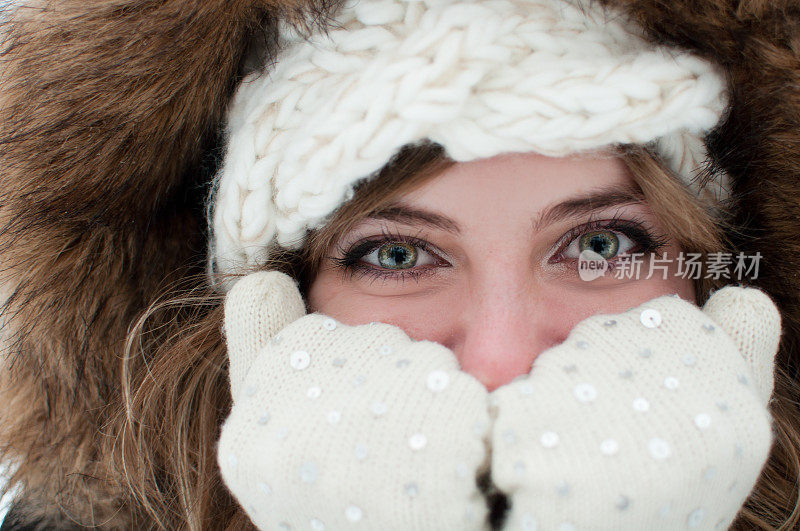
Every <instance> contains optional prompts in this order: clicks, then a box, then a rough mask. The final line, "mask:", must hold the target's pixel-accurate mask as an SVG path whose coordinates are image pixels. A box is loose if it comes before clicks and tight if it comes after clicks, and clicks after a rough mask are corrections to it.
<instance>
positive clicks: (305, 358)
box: [289, 350, 311, 371]
mask: <svg viewBox="0 0 800 531" xmlns="http://www.w3.org/2000/svg"><path fill="white" fill-rule="evenodd" d="M289 363H290V364H291V365H292V367H294V368H295V369H297V370H298V371H302V370H303V369H305V368H306V367H308V366H309V365H310V364H311V356H309V354H308V352H306V351H305V350H296V351H294V352H292V355H291V356H290V358H289Z"/></svg>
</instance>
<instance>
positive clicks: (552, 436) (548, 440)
mask: <svg viewBox="0 0 800 531" xmlns="http://www.w3.org/2000/svg"><path fill="white" fill-rule="evenodd" d="M558 441H559V437H558V434H557V433H556V432H554V431H546V432H544V433H543V434H542V437H541V438H540V439H539V442H540V443H541V444H542V446H544V447H545V448H554V447H555V446H557V445H558Z"/></svg>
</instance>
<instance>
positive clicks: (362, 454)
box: [353, 444, 367, 461]
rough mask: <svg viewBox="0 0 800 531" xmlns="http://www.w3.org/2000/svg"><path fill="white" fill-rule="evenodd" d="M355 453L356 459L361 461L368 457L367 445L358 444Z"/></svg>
mask: <svg viewBox="0 0 800 531" xmlns="http://www.w3.org/2000/svg"><path fill="white" fill-rule="evenodd" d="M353 455H354V456H356V459H358V460H359V461H363V460H364V459H366V458H367V446H366V445H365V444H357V445H356V447H355V449H354V450H353Z"/></svg>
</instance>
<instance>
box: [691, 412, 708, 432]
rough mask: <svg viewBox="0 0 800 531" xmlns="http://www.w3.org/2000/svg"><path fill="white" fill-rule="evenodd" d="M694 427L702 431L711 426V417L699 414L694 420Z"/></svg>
mask: <svg viewBox="0 0 800 531" xmlns="http://www.w3.org/2000/svg"><path fill="white" fill-rule="evenodd" d="M694 425H695V426H697V428H698V429H701V430H704V429H706V428H708V427H709V426H711V417H710V416H709V415H707V414H706V413H700V414H699V415H697V416H696V417H695V418H694Z"/></svg>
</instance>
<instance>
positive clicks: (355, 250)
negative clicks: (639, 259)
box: [329, 216, 669, 282]
mask: <svg viewBox="0 0 800 531" xmlns="http://www.w3.org/2000/svg"><path fill="white" fill-rule="evenodd" d="M599 230H607V231H615V232H621V233H622V234H624V235H625V236H627V237H628V238H630V239H631V241H633V243H634V244H636V248H635V249H634V250H631V251H629V253H633V252H636V253H644V254H650V253H653V254H657V253H658V252H659V250H661V249H662V248H663V247H665V246H666V245H667V244H668V243H669V240H668V238H667V237H666V236H665V235H661V234H656V233H654V232H653V231H652V230H650V229H648V228H647V224H646V223H645V222H644V221H642V220H639V219H636V218H633V219H622V218H620V217H616V216H615V217H613V218H611V219H606V220H592V219H590V220H589V221H587V222H586V223H583V224H581V225H578V226H577V227H573V228H571V229H570V230H569V231H567V233H566V234H564V236H562V237H561V238H560V239H559V241H558V243H557V244H556V245H557V246H558V251H557V252H556V255H558V254H559V253H562V252H563V251H564V250H565V249H566V248H567V246H568V245H569V244H570V243H571V242H572V241H573V240H575V238H577V237H579V236H581V235H583V234H585V233H587V232H592V231H599ZM381 233H382V236H381V237H378V238H371V239H368V240H364V241H361V242H357V243H355V244H353V245H352V246H350V248H349V249H345V248H343V247H341V246H338V247H337V249H338V251H339V253H340V254H341V255H342V258H338V257H333V256H331V257H329V259H330V260H332V261H333V262H334V263H336V267H337V268H339V269H340V270H341V272H342V273H343V274H344V275H349V278H350V279H351V280H352V279H353V278H354V277H355V275H358V276H359V277H358V278H363V277H371V278H372V279H373V281H374V280H377V279H393V280H396V281H398V282H399V281H403V282H405V281H406V280H407V279H411V280H415V281H417V282H419V279H420V278H421V277H423V276H425V275H428V274H431V273H433V272H434V269H436V267H437V266H430V267H425V268H421V269H420V268H417V269H409V270H391V269H377V268H375V267H373V266H371V265H369V264H365V263H363V262H361V258H363V257H364V256H366V255H367V254H369V253H371V252H372V251H374V250H375V249H377V248H378V247H380V246H382V245H384V244H386V243H405V244H408V245H413V246H415V247H418V248H420V249H422V250H423V251H425V252H427V253H429V254H430V255H431V256H433V257H435V258H437V259H438V258H439V257H438V255H437V254H436V253H435V252H434V251H433V250H432V249H431V246H430V244H429V243H428V242H426V241H425V240H424V239H421V238H418V237H416V236H409V235H406V234H400V233H393V232H391V231H390V230H387V229H383V230H382V231H381ZM608 262H609V265H610V266H611V267H612V268H613V265H614V262H615V258H611V259H610V260H608Z"/></svg>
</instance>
